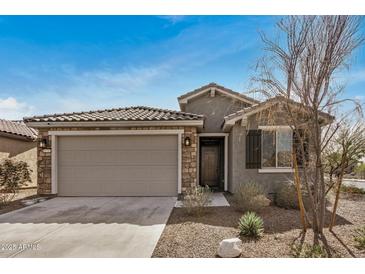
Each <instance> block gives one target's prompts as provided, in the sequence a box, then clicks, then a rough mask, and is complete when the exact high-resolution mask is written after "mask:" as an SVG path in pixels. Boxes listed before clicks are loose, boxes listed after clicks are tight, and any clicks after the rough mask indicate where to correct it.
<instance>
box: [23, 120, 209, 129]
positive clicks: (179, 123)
mask: <svg viewBox="0 0 365 274" xmlns="http://www.w3.org/2000/svg"><path fill="white" fill-rule="evenodd" d="M26 124H27V125H28V126H30V127H33V128H52V127H133V126H147V127H148V126H195V127H198V128H202V127H203V126H204V120H203V119H200V120H179V121H86V122H52V121H49V122H37V121H28V122H26Z"/></svg>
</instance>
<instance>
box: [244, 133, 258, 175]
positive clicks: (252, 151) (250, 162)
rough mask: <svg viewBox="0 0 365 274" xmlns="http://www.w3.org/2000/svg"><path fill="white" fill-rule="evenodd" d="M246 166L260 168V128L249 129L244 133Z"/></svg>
mask: <svg viewBox="0 0 365 274" xmlns="http://www.w3.org/2000/svg"><path fill="white" fill-rule="evenodd" d="M246 168H248V169H252V168H261V130H249V131H248V134H247V135H246Z"/></svg>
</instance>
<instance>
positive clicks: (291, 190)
mask: <svg viewBox="0 0 365 274" xmlns="http://www.w3.org/2000/svg"><path fill="white" fill-rule="evenodd" d="M274 202H275V205H277V206H278V207H282V208H287V209H288V208H294V209H298V208H299V205H298V196H297V190H296V188H295V186H294V185H293V184H291V183H283V184H280V185H279V186H278V187H277V189H276V193H275V199H274Z"/></svg>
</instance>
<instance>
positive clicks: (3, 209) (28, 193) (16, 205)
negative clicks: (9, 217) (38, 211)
mask: <svg viewBox="0 0 365 274" xmlns="http://www.w3.org/2000/svg"><path fill="white" fill-rule="evenodd" d="M36 197H38V196H37V188H35V187H34V188H25V189H21V190H19V192H18V193H17V194H15V197H14V199H13V201H11V202H10V203H8V204H6V205H1V206H0V215H1V214H4V213H8V212H10V211H13V210H17V209H20V208H23V207H25V205H24V204H23V203H22V200H26V199H32V198H36Z"/></svg>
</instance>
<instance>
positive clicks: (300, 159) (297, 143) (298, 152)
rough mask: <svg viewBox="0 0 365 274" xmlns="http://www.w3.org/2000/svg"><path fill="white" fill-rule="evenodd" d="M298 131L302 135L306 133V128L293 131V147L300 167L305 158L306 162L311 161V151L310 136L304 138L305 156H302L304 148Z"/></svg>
mask: <svg viewBox="0 0 365 274" xmlns="http://www.w3.org/2000/svg"><path fill="white" fill-rule="evenodd" d="M297 132H299V134H300V135H301V136H303V135H304V130H302V129H298V130H297V131H293V149H294V150H295V152H296V158H297V164H298V166H299V167H302V166H303V158H304V160H305V162H308V161H309V153H308V141H309V140H308V137H305V138H304V144H303V145H304V147H303V148H304V157H303V156H302V150H301V148H300V140H299V137H298V136H297Z"/></svg>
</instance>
